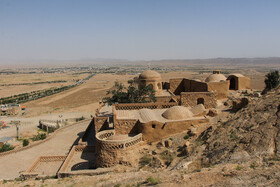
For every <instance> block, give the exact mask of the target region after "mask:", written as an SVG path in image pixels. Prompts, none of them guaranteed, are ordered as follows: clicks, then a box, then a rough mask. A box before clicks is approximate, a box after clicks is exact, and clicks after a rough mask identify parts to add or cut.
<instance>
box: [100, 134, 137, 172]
mask: <svg viewBox="0 0 280 187" xmlns="http://www.w3.org/2000/svg"><path fill="white" fill-rule="evenodd" d="M113 135H115V131H114V130H107V131H102V132H100V133H98V134H96V147H95V162H96V166H97V167H112V166H114V165H117V164H121V165H125V166H137V165H138V162H139V160H138V158H139V157H138V144H139V143H140V142H142V134H138V135H136V136H134V137H131V138H127V139H124V140H107V138H108V137H110V136H113Z"/></svg>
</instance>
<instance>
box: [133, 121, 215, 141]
mask: <svg viewBox="0 0 280 187" xmlns="http://www.w3.org/2000/svg"><path fill="white" fill-rule="evenodd" d="M208 121H209V119H205V118H204V119H195V120H185V121H174V122H167V123H161V122H158V121H150V122H148V123H139V125H138V128H139V132H141V133H142V138H143V140H144V141H147V142H155V141H160V140H162V139H163V138H166V137H169V136H170V135H172V134H177V133H181V132H183V131H186V130H189V129H190V128H191V127H192V126H193V125H196V124H201V123H206V122H208Z"/></svg>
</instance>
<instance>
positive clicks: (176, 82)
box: [170, 78, 208, 95]
mask: <svg viewBox="0 0 280 187" xmlns="http://www.w3.org/2000/svg"><path fill="white" fill-rule="evenodd" d="M170 91H171V92H173V93H174V94H175V95H180V93H181V92H207V91H208V86H207V83H205V82H200V81H196V80H191V79H183V78H179V79H170Z"/></svg>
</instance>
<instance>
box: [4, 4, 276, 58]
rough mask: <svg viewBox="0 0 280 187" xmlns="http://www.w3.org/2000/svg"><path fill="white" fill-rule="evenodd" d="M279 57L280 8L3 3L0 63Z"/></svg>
mask: <svg viewBox="0 0 280 187" xmlns="http://www.w3.org/2000/svg"><path fill="white" fill-rule="evenodd" d="M271 56H273V57H276V56H278V57H279V56H280V1H279V0H98V1H97V0H96V1H95V0H0V59H1V60H2V62H3V60H5V59H15V60H22V59H24V60H26V59H58V60H61V59H70V60H73V59H84V58H116V59H129V60H140V59H141V60H143V59H144V60H151V59H154V60H156V59H193V58H216V57H271Z"/></svg>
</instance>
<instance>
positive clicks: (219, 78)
mask: <svg viewBox="0 0 280 187" xmlns="http://www.w3.org/2000/svg"><path fill="white" fill-rule="evenodd" d="M226 80H227V78H226V77H225V76H224V75H223V74H212V75H209V76H208V77H207V78H206V79H205V82H220V81H226Z"/></svg>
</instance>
